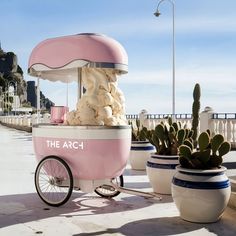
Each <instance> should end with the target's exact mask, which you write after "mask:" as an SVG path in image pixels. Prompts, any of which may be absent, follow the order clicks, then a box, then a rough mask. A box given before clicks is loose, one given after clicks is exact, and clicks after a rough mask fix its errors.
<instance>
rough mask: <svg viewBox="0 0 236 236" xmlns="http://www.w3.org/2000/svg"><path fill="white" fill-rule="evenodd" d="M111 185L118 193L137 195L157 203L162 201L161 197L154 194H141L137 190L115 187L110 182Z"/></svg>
mask: <svg viewBox="0 0 236 236" xmlns="http://www.w3.org/2000/svg"><path fill="white" fill-rule="evenodd" d="M111 185H112V187H114V188H115V189H117V190H118V191H120V192H122V193H127V194H131V195H137V196H141V197H145V198H155V199H157V200H159V201H161V200H162V197H161V196H160V195H158V194H157V193H154V192H143V191H138V190H134V189H130V188H124V187H121V186H118V185H116V184H115V183H113V182H112V181H111Z"/></svg>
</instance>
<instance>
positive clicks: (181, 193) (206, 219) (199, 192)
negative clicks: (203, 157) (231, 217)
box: [171, 166, 231, 223]
mask: <svg viewBox="0 0 236 236" xmlns="http://www.w3.org/2000/svg"><path fill="white" fill-rule="evenodd" d="M176 169H177V173H176V174H175V176H174V177H173V181H172V187H171V190H172V197H173V200H174V202H175V204H176V206H177V208H178V210H179V212H180V217H181V218H182V219H184V220H187V221H191V222H197V223H211V222H216V221H217V220H219V219H220V217H221V215H222V214H223V212H224V210H225V208H226V206H227V204H228V201H229V198H230V193H231V187H230V181H229V179H228V177H227V176H226V174H225V171H226V168H225V167H223V166H222V167H221V168H219V169H212V170H195V169H184V168H181V167H180V166H177V167H176Z"/></svg>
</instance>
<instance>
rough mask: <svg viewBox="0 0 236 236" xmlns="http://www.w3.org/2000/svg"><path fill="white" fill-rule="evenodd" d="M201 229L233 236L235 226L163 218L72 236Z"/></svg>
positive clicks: (162, 235)
mask: <svg viewBox="0 0 236 236" xmlns="http://www.w3.org/2000/svg"><path fill="white" fill-rule="evenodd" d="M202 228H205V230H204V231H208V232H212V233H214V235H227V236H231V235H232V236H234V235H235V232H236V226H235V225H234V224H232V223H231V224H230V223H229V222H228V221H227V219H221V220H220V221H218V222H216V223H212V224H196V223H191V222H187V221H184V220H182V219H181V218H180V217H163V218H151V219H144V220H139V221H133V222H130V223H128V224H125V225H123V226H122V227H120V228H108V229H106V230H102V231H96V232H90V233H80V234H74V235H73V236H99V235H108V234H109V235H113V234H114V235H115V234H117V233H119V234H121V235H126V236H143V235H145V236H146V235H155V236H165V235H178V234H184V233H188V234H189V233H191V232H192V233H194V231H196V230H200V229H202ZM195 233H196V232H195ZM199 233H200V232H198V234H199ZM194 235H196V234H194ZM204 235H205V234H204Z"/></svg>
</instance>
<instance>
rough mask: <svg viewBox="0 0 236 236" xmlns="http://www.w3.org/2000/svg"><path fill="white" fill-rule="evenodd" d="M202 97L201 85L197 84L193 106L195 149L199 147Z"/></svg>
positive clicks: (194, 90)
mask: <svg viewBox="0 0 236 236" xmlns="http://www.w3.org/2000/svg"><path fill="white" fill-rule="evenodd" d="M200 97H201V88H200V85H199V84H198V83H197V84H195V86H194V89H193V105H192V130H193V132H194V133H193V140H194V147H196V146H197V137H198V125H199V111H200Z"/></svg>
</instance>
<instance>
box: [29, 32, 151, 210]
mask: <svg viewBox="0 0 236 236" xmlns="http://www.w3.org/2000/svg"><path fill="white" fill-rule="evenodd" d="M83 67H92V68H111V69H114V70H116V72H117V73H127V71H128V58H127V54H126V52H125V50H124V48H123V47H122V46H121V45H120V44H119V43H118V42H117V41H115V40H114V39H112V38H109V37H107V36H104V35H100V34H90V33H85V34H77V35H72V36H64V37H58V38H52V39H48V40H45V41H43V42H41V43H39V44H38V45H37V46H36V47H35V48H34V49H33V51H32V53H31V55H30V59H29V67H28V73H29V74H30V75H32V76H35V77H37V78H40V79H45V80H49V81H52V82H54V81H61V82H65V83H68V82H72V81H78V99H80V98H81V96H82V92H81V91H82V87H83V85H82V84H81V83H82V82H81V81H82V80H81V68H83ZM32 135H33V145H34V150H35V155H36V158H37V161H38V165H37V168H36V171H35V186H36V190H37V192H38V195H39V196H40V198H41V199H42V200H43V201H44V202H45V203H47V204H48V205H51V206H60V205H62V204H64V203H66V202H67V201H68V199H69V198H70V196H71V193H72V191H73V189H74V190H81V191H83V192H86V193H88V192H93V191H95V192H96V193H97V194H98V195H100V196H102V197H114V196H116V195H118V194H119V193H120V191H125V188H122V187H123V176H122V173H123V171H124V169H125V167H126V163H127V160H128V157H129V152H130V145H131V128H130V126H129V125H117V126H94V125H86V126H84V125H83V126H70V125H64V124H37V125H34V126H33V131H32ZM127 191H128V190H127ZM135 192H136V191H134V193H135ZM142 195H143V194H142ZM148 196H149V197H150V195H148Z"/></svg>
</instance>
